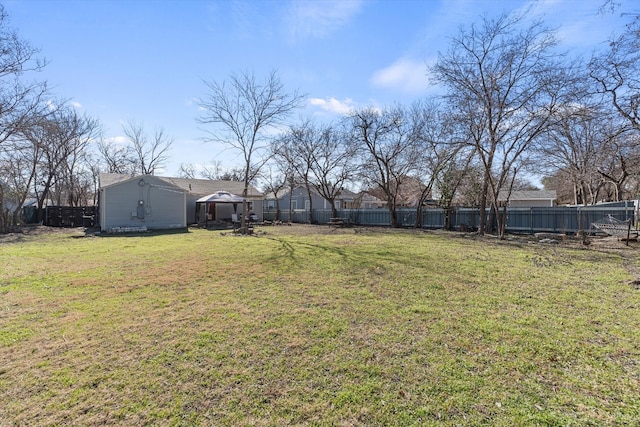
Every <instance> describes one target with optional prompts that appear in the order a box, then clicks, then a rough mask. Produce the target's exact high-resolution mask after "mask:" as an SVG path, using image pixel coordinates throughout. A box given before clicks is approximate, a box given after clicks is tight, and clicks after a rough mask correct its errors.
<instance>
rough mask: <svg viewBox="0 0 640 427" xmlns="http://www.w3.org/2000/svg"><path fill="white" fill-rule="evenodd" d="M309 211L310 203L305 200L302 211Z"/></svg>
mask: <svg viewBox="0 0 640 427" xmlns="http://www.w3.org/2000/svg"><path fill="white" fill-rule="evenodd" d="M309 209H311V202H310V201H309V200H305V201H304V210H305V211H308V210H309Z"/></svg>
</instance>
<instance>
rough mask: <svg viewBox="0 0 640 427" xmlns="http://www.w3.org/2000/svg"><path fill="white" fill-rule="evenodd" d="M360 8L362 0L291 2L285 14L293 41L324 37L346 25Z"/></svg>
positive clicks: (303, 0)
mask: <svg viewBox="0 0 640 427" xmlns="http://www.w3.org/2000/svg"><path fill="white" fill-rule="evenodd" d="M361 7H362V0H325V1H315V0H293V1H292V2H291V6H290V7H289V10H288V13H287V19H288V21H289V22H288V24H289V28H290V35H291V38H292V40H293V41H295V40H298V39H301V38H305V37H325V36H327V35H328V34H330V33H332V32H333V31H335V30H337V29H338V28H340V27H342V26H344V25H346V24H348V23H349V22H350V21H351V18H352V17H353V16H355V15H356V14H357V13H358V12H359V11H360V9H361Z"/></svg>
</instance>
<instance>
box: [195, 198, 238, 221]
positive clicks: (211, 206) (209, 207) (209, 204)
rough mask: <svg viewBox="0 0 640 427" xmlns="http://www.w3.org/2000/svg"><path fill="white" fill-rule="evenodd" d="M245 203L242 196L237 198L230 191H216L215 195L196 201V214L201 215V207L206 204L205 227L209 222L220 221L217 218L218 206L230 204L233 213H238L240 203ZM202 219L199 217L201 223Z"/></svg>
mask: <svg viewBox="0 0 640 427" xmlns="http://www.w3.org/2000/svg"><path fill="white" fill-rule="evenodd" d="M242 202H244V198H243V197H241V196H237V195H235V194H231V193H229V192H228V191H216V192H215V193H213V194H209V195H208V196H204V197H201V198H199V199H198V200H196V213H197V214H198V215H199V213H200V206H202V205H203V204H204V206H205V209H204V211H205V215H204V223H205V226H207V225H208V223H209V221H210V220H211V221H218V220H219V218H217V217H216V205H217V204H230V205H232V206H233V213H234V214H235V213H237V211H238V203H242ZM201 221H202V218H200V217H198V222H199V223H200V222H201Z"/></svg>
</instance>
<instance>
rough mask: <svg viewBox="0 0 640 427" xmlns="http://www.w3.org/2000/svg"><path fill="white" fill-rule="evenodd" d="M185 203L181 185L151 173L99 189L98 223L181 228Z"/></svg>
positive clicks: (106, 228)
mask: <svg viewBox="0 0 640 427" xmlns="http://www.w3.org/2000/svg"><path fill="white" fill-rule="evenodd" d="M141 202H142V203H141ZM186 206H187V203H186V194H185V191H184V190H182V189H181V188H179V187H176V186H172V185H170V184H168V183H167V182H166V181H162V180H160V179H158V178H155V177H153V176H144V177H136V178H132V179H130V180H127V181H124V182H120V183H116V184H114V185H112V186H109V187H105V188H102V189H101V190H100V226H101V228H102V229H103V230H110V229H112V228H115V227H140V226H146V227H147V228H148V229H168V228H184V227H186V226H187V209H186Z"/></svg>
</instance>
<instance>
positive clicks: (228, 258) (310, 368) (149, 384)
mask: <svg viewBox="0 0 640 427" xmlns="http://www.w3.org/2000/svg"><path fill="white" fill-rule="evenodd" d="M300 230H303V231H304V232H300ZM265 231H266V233H265V234H259V235H258V236H252V237H240V236H231V235H223V234H222V233H220V232H212V231H205V230H193V231H191V232H190V233H181V234H156V235H150V236H144V235H141V236H112V237H109V238H81V239H77V238H70V237H69V236H65V235H64V234H59V233H56V234H52V235H43V236H39V237H38V238H37V239H33V240H29V239H26V240H22V241H20V242H16V243H10V244H4V245H2V246H0V265H4V266H7V268H5V269H2V270H0V297H1V305H0V360H2V365H0V401H1V402H3V404H2V405H0V420H2V421H1V422H5V423H7V424H8V425H14V424H15V425H36V426H37V425H43V426H44V425H67V424H68V425H95V424H107V425H123V426H124V425H127V426H130V425H229V426H232V425H233V426H235V425H269V426H271V425H273V426H276V425H278V426H280V425H452V426H453V425H491V426H495V425H497V426H512V425H558V426H560V425H562V426H564V425H634V424H638V423H639V422H640V394H639V393H638V390H640V330H639V328H638V325H640V311H639V310H638V307H640V291H638V289H636V288H635V287H634V286H631V285H630V284H629V282H630V281H631V280H632V279H633V278H632V277H631V276H630V274H629V272H628V271H627V270H626V269H625V259H628V258H629V256H630V255H629V254H628V253H626V254H624V257H623V256H621V255H620V254H619V253H616V252H615V251H598V250H593V249H577V248H570V247H563V246H559V247H557V246H553V247H551V246H541V245H534V244H527V243H509V242H492V241H489V240H486V239H461V238H457V237H455V235H444V236H443V235H439V234H432V233H423V232H418V231H415V232H410V231H391V230H383V229H381V230H364V229H341V230H333V231H331V232H327V229H326V228H322V227H281V228H278V227H273V228H265Z"/></svg>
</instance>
